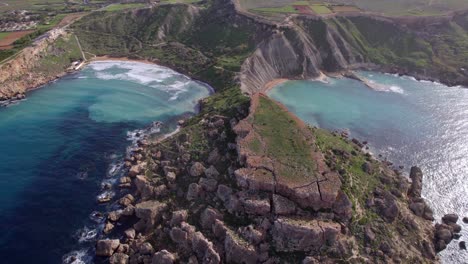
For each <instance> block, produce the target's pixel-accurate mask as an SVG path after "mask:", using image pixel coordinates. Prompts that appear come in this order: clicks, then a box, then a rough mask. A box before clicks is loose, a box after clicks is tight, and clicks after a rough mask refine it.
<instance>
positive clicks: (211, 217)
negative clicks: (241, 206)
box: [200, 207, 223, 229]
mask: <svg viewBox="0 0 468 264" xmlns="http://www.w3.org/2000/svg"><path fill="white" fill-rule="evenodd" d="M217 219H221V220H222V219H223V215H222V214H221V213H220V212H218V210H216V209H213V208H209V207H208V208H206V209H205V210H204V211H203V213H202V214H201V216H200V224H201V226H202V227H203V228H204V229H211V227H212V226H213V224H214V222H215V220H217Z"/></svg>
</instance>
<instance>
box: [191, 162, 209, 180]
mask: <svg viewBox="0 0 468 264" xmlns="http://www.w3.org/2000/svg"><path fill="white" fill-rule="evenodd" d="M189 173H190V176H192V177H200V176H201V175H203V173H205V167H204V166H203V164H201V163H200V162H195V163H193V165H192V167H190V172H189Z"/></svg>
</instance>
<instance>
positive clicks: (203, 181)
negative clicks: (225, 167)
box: [198, 178, 218, 192]
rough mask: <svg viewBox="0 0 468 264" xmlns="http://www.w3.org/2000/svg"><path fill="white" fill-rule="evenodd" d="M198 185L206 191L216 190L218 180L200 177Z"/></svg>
mask: <svg viewBox="0 0 468 264" xmlns="http://www.w3.org/2000/svg"><path fill="white" fill-rule="evenodd" d="M198 185H200V187H201V188H202V189H203V190H205V191H207V192H214V191H216V187H217V185H218V181H216V180H215V179H212V178H200V180H199V181H198Z"/></svg>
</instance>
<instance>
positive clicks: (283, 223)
mask: <svg viewBox="0 0 468 264" xmlns="http://www.w3.org/2000/svg"><path fill="white" fill-rule="evenodd" d="M340 230H341V227H340V225H339V224H337V223H332V222H323V221H317V220H312V219H301V218H279V219H277V220H276V221H275V222H274V226H273V230H272V237H273V243H274V245H275V248H276V250H277V251H279V252H299V251H305V252H308V251H314V250H318V249H320V248H321V247H322V246H323V245H329V246H332V245H333V244H334V243H335V241H336V239H337V236H338V234H339V233H340Z"/></svg>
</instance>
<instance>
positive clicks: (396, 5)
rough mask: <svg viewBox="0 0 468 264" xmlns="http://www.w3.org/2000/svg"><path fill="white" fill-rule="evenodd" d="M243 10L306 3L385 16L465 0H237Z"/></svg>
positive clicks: (440, 9) (436, 11)
mask: <svg viewBox="0 0 468 264" xmlns="http://www.w3.org/2000/svg"><path fill="white" fill-rule="evenodd" d="M239 2H240V4H241V6H242V7H243V9H245V10H249V11H251V12H254V13H259V14H268V13H270V14H275V13H276V14H281V13H283V14H299V13H304V11H303V10H305V8H296V7H297V6H307V8H310V9H311V10H312V11H313V13H315V14H317V15H326V14H330V13H347V12H361V11H366V12H373V13H378V14H384V15H388V16H429V15H443V14H446V13H447V12H450V11H458V10H463V9H468V1H466V0H327V1H317V0H310V1H295V0H239Z"/></svg>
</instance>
